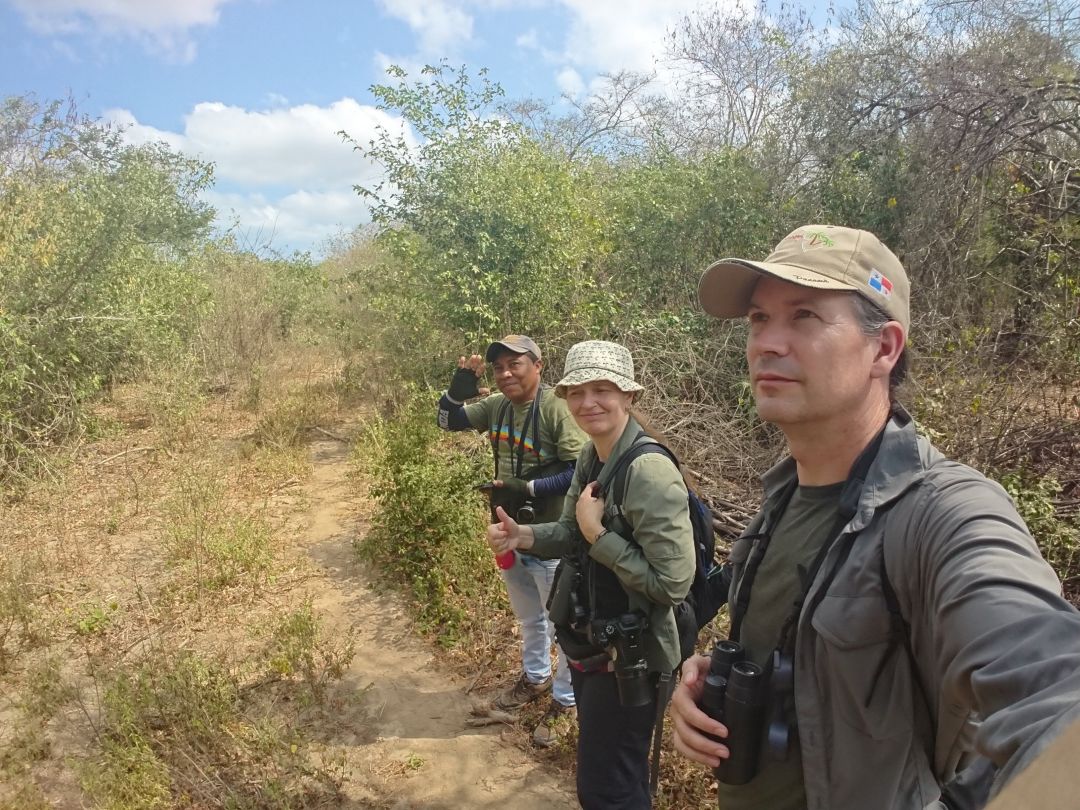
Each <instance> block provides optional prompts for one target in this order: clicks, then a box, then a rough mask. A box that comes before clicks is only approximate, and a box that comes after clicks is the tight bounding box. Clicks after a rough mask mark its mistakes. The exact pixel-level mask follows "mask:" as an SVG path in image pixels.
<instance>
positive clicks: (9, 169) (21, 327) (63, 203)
mask: <svg viewBox="0 0 1080 810" xmlns="http://www.w3.org/2000/svg"><path fill="white" fill-rule="evenodd" d="M210 178H211V171H210V168H209V166H207V165H205V164H202V163H199V162H198V161H194V160H191V159H189V158H185V157H182V156H180V155H178V154H175V153H172V152H170V151H168V150H167V149H166V148H165V147H164V146H162V145H160V144H158V145H144V146H138V147H134V146H125V145H124V144H123V143H122V141H121V138H120V135H119V133H118V132H116V131H114V130H110V129H108V128H105V127H101V126H98V125H95V124H93V123H91V122H89V121H86V120H83V119H80V118H78V116H77V115H76V113H75V111H74V109H73V108H72V107H70V106H69V107H67V108H65V107H64V106H63V105H62V104H60V103H58V102H57V103H52V104H48V105H42V104H40V103H38V102H37V101H35V100H33V99H32V98H29V97H24V98H9V99H7V100H6V101H5V102H4V104H3V106H2V107H0V267H3V268H4V272H3V273H2V274H0V353H2V354H3V356H4V357H5V360H6V362H5V365H4V369H3V371H2V372H0V464H2V465H3V469H0V476H3V475H5V474H6V475H7V476H10V475H12V474H16V475H18V474H23V473H25V472H27V471H29V470H32V469H33V466H34V464H35V462H36V461H37V460H38V458H39V456H40V451H41V450H42V449H43V448H44V447H47V446H48V445H49V444H50V443H52V442H55V441H56V440H58V439H60V438H63V437H64V436H65V435H66V434H68V433H70V432H71V431H72V430H74V429H76V428H77V427H78V426H79V424H80V420H81V418H82V414H83V410H82V405H83V403H84V402H85V401H86V400H87V398H88V397H89V396H91V395H93V394H94V393H95V392H96V391H98V390H99V389H100V388H101V387H102V386H104V385H107V384H109V383H110V382H112V381H114V380H116V379H119V378H122V377H124V376H126V375H129V374H131V373H132V372H133V371H134V370H137V369H138V368H140V367H141V366H142V365H143V364H145V363H146V362H147V361H149V360H151V359H153V358H155V357H158V356H160V355H161V354H162V353H163V352H169V351H171V350H174V349H175V348H176V347H177V346H178V345H180V344H181V343H182V342H183V341H184V340H185V339H186V338H187V336H189V335H190V334H192V333H193V330H194V326H195V319H196V316H197V313H198V312H199V310H200V308H201V307H202V305H203V303H204V302H205V291H204V288H203V287H202V285H201V282H200V280H199V278H198V277H197V275H196V274H195V273H194V272H193V271H192V267H191V265H190V263H189V261H188V255H189V252H190V250H191V249H192V248H193V247H194V246H195V245H196V243H198V242H199V241H200V240H201V239H203V238H205V235H206V233H207V229H208V226H209V223H210V220H211V217H212V211H211V210H210V209H209V208H208V207H207V206H206V205H205V203H202V202H200V201H199V199H198V195H199V193H200V192H201V191H202V190H203V189H204V188H206V187H207V185H208V184H209V182H210ZM178 302H183V305H178Z"/></svg>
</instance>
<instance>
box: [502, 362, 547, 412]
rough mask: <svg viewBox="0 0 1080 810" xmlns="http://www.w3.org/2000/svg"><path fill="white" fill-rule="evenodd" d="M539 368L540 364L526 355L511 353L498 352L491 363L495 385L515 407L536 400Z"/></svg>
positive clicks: (538, 385)
mask: <svg viewBox="0 0 1080 810" xmlns="http://www.w3.org/2000/svg"><path fill="white" fill-rule="evenodd" d="M541 368H542V364H541V362H539V361H533V359H532V358H530V357H529V356H528V355H527V354H514V353H513V352H511V351H504V352H500V353H499V354H497V355H496V356H495V359H494V360H492V361H491V373H492V374H494V375H495V385H497V386H498V387H499V390H500V391H502V393H503V395H504V396H505V397H506V398H507V399H508V400H510V401H511V402H513V403H514V404H515V405H523V404H524V403H526V402H532V400H533V399H535V398H536V389H538V388H539V387H540V369H541Z"/></svg>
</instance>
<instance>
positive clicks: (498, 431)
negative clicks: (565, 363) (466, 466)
mask: <svg viewBox="0 0 1080 810" xmlns="http://www.w3.org/2000/svg"><path fill="white" fill-rule="evenodd" d="M540 390H541V394H540V413H539V422H538V425H537V427H538V428H539V434H540V437H539V448H537V447H536V435H535V432H534V430H533V424H532V420H531V419H530V418H529V415H530V414H531V413H532V402H531V401H529V402H526V403H524V404H522V405H515V404H513V403H511V404H510V407H509V408H507V409H506V411H507V412H506V414H504V416H503V422H502V424H501V425H498V424H496V422H497V421H498V419H499V412H500V411H501V410H502V406H503V403H504V402H507V399H506V397H505V396H503V395H502V394H492V395H491V396H489V397H485V398H484V399H482V400H480V401H479V402H474V403H472V404H471V405H466V406H465V416H466V418H467V419H468V420H469V424H471V425H472V426H473V427H474V428H476V429H477V430H481V431H487V434H488V439H489V440H490V441H491V443H492V448H493V449H494V447H495V446H496V442H497V443H498V444H497V446H498V449H499V452H498V456H499V469H498V471H497V475H496V476H495V477H496V478H499V479H502V480H504V479H507V478H521V477H528V476H529V473H530V472H532V471H533V470H535V469H536V468H537V467H543V466H545V465H547V464H550V463H552V462H553V461H569V462H574V461H577V457H578V455H580V453H581V449H582V448H583V447H584V446H585V443H586V442H587V441H588V438H589V437H588V436H586V435H585V433H584V432H583V431H582V430H581V428H579V427H578V425H577V422H575V421H574V418H573V417H572V416H571V415H570V409H569V408H567V407H566V400H565V399H560V398H559V397H557V396H555V391H554V390H553V389H552V388H550V387H548V386H542V387H541V389H540ZM522 442H524V453H522V456H521V467H520V470H518V449H519V447H520V446H521V443H522ZM518 473H520V474H518ZM544 500H545V501H546V503H544V504H543V506H541V507H539V510H538V515H537V517H538V519H540V520H557V519H558V517H559V515H560V514H562V509H563V500H564V499H563V498H559V497H557V496H555V497H551V496H549V497H548V498H545V499H544Z"/></svg>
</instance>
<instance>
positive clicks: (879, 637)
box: [811, 594, 913, 740]
mask: <svg viewBox="0 0 1080 810" xmlns="http://www.w3.org/2000/svg"><path fill="white" fill-rule="evenodd" d="M811 624H812V626H813V628H814V631H815V632H816V635H817V639H816V641H815V645H816V649H815V667H816V669H817V672H816V675H817V680H818V683H819V684H820V685H821V688H822V689H823V691H824V692H825V694H826V695H827V701H828V703H829V707H828V708H829V710H830V711H831V713H832V714H833V715H834V716H836V717H838V718H840V719H841V720H843V722H845V723H846V724H847V725H849V726H851V727H852V728H853V729H855V730H856V731H858V732H860V733H862V734H865V735H866V736H868V737H870V738H872V739H875V740H884V739H888V738H890V737H895V736H898V735H901V734H909V733H910V732H911V730H912V728H913V711H912V705H913V683H912V677H911V667H910V666H908V664H907V663H906V662H905V661H904V656H905V655H906V653H905V652H904V648H903V645H902V644H897V643H896V639H895V635H894V633H895V629H894V626H893V623H892V620H891V617H890V615H889V611H888V609H887V607H886V605H885V599H884V597H883V596H882V595H881V594H874V595H866V596H826V597H825V598H824V599H822V600H821V603H820V604H819V605H818V606H817V609H816V610H815V611H814V615H813V617H812V619H811Z"/></svg>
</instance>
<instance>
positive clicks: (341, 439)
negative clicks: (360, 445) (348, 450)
mask: <svg viewBox="0 0 1080 810" xmlns="http://www.w3.org/2000/svg"><path fill="white" fill-rule="evenodd" d="M307 429H308V430H314V431H315V432H316V433H321V434H322V435H323V436H326V437H328V438H331V439H333V440H334V441H336V442H341V443H342V444H348V443H349V440H348V439H346V438H345V437H344V436H338V435H337V434H336V433H331V432H330V431H329V430H325V429H324V428H321V427H319V426H318V425H308V428H307Z"/></svg>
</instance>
